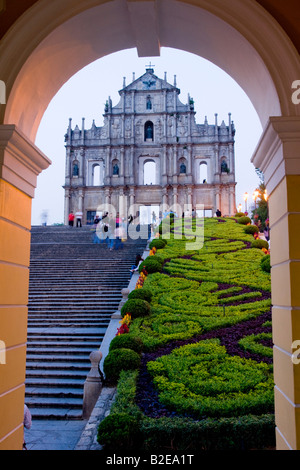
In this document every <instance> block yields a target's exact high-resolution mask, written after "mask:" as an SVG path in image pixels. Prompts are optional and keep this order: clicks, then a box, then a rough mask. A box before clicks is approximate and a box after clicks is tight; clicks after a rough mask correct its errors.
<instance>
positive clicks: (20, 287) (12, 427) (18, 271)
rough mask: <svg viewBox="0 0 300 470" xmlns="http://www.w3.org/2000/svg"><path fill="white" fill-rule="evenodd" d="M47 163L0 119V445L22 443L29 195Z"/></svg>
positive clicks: (9, 446)
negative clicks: (1, 350)
mask: <svg viewBox="0 0 300 470" xmlns="http://www.w3.org/2000/svg"><path fill="white" fill-rule="evenodd" d="M50 163H51V162H50V160H48V158H47V157H46V156H45V155H43V154H42V152H41V151H40V150H39V149H38V148H37V147H36V146H35V145H34V144H33V143H32V142H30V141H29V140H28V139H27V138H26V137H25V136H24V135H23V134H22V133H21V132H19V131H18V129H17V128H16V126H14V125H0V240H1V244H0V295H1V306H0V341H1V343H0V344H1V345H2V347H4V348H5V357H3V356H2V355H1V365H0V368H1V380H0V409H1V420H0V450H8V449H9V450H21V449H22V444H23V417H24V394H25V384H24V383H25V368H26V342H27V311H28V309H27V304H28V288H29V269H28V268H29V259H30V229H31V201H32V198H33V197H34V190H35V188H36V185H37V176H38V175H39V173H41V171H42V170H44V169H46V168H47V167H48V166H49V165H50ZM2 360H4V362H5V364H3V362H2Z"/></svg>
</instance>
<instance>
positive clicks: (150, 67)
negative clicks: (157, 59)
mask: <svg viewBox="0 0 300 470" xmlns="http://www.w3.org/2000/svg"><path fill="white" fill-rule="evenodd" d="M153 67H154V65H152V64H151V61H150V64H149V65H146V70H152V71H153Z"/></svg>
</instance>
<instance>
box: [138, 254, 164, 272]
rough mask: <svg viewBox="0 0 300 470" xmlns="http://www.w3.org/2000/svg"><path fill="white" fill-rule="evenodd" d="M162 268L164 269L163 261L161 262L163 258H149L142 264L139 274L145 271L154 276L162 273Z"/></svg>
mask: <svg viewBox="0 0 300 470" xmlns="http://www.w3.org/2000/svg"><path fill="white" fill-rule="evenodd" d="M162 268H163V261H162V260H161V258H159V257H158V256H156V255H155V256H148V258H146V259H145V261H143V262H142V263H141V264H140V267H139V272H141V271H142V270H143V269H145V270H146V271H147V273H148V274H152V273H157V272H161V271H162Z"/></svg>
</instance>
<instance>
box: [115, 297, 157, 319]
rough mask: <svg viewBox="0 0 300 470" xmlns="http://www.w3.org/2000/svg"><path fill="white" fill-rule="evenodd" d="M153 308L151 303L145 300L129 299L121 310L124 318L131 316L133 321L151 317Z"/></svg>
mask: <svg viewBox="0 0 300 470" xmlns="http://www.w3.org/2000/svg"><path fill="white" fill-rule="evenodd" d="M150 312H151V307H150V304H149V302H147V301H146V300H143V299H129V300H127V301H126V302H125V304H124V305H123V306H122V308H121V315H122V317H123V318H124V317H125V315H127V314H129V315H130V316H131V318H132V319H134V318H138V317H144V316H146V315H149V314H150Z"/></svg>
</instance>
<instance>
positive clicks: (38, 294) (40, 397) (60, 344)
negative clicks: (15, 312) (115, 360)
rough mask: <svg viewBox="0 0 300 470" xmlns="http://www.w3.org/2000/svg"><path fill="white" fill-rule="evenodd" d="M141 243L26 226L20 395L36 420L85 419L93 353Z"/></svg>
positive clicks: (88, 231)
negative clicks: (112, 246)
mask: <svg viewBox="0 0 300 470" xmlns="http://www.w3.org/2000/svg"><path fill="white" fill-rule="evenodd" d="M145 246H146V241H145V240H143V241H142V240H136V241H133V240H127V241H126V243H125V244H124V246H123V249H122V250H118V251H109V250H108V247H107V245H106V244H94V243H92V232H91V227H85V228H84V227H82V229H77V230H76V229H74V228H73V229H72V228H70V227H51V228H50V227H37V228H36V229H35V228H32V231H31V254H30V271H29V297H28V335H27V367H26V382H25V394H26V402H27V403H28V405H29V407H30V411H31V414H32V416H33V419H82V404H83V387H84V382H85V379H86V376H87V374H88V372H89V370H90V367H91V363H90V359H89V356H90V353H91V351H94V350H95V349H99V347H100V345H101V342H102V340H103V338H104V335H105V332H106V329H107V327H108V325H109V321H110V318H111V315H112V314H113V313H115V312H116V311H117V310H118V307H119V305H120V301H121V300H122V293H121V290H122V289H123V288H124V287H127V286H128V284H129V281H130V272H129V271H130V268H131V266H132V264H133V262H134V260H135V257H136V255H137V253H140V254H142V253H143V251H144V248H145Z"/></svg>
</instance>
